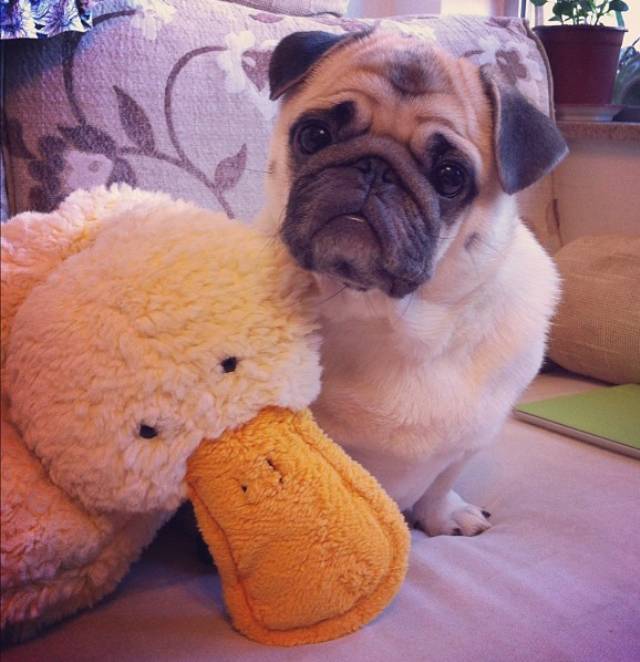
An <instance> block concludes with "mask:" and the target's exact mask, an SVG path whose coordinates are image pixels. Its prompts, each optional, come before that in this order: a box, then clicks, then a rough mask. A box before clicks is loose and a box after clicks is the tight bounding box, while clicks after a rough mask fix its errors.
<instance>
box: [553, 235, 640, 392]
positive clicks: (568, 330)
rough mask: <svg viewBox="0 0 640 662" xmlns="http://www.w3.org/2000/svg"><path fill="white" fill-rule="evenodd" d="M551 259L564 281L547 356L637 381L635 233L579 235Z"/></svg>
mask: <svg viewBox="0 0 640 662" xmlns="http://www.w3.org/2000/svg"><path fill="white" fill-rule="evenodd" d="M555 260H556V264H557V265H558V269H559V270H560V273H561V275H562V279H563V282H564V285H563V297H562V302H561V304H560V308H559V309H558V313H557V315H556V317H555V320H554V323H553V327H552V330H551V336H550V345H549V356H550V357H551V358H552V359H553V360H554V361H555V362H556V363H558V365H561V366H562V367H564V368H566V369H567V370H572V371H573V372H577V373H579V374H582V375H587V376H589V377H594V378H596V379H601V380H603V381H606V382H612V383H614V384H624V383H638V382H640V237H628V236H622V235H607V236H595V237H582V238H580V239H576V240H575V241H572V242H570V243H569V244H567V245H566V246H563V247H562V248H561V249H560V251H559V252H558V253H556V255H555Z"/></svg>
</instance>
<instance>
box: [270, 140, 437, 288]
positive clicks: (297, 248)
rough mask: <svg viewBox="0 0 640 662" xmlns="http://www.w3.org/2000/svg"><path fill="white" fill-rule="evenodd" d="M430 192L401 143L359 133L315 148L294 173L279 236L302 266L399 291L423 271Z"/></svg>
mask: <svg viewBox="0 0 640 662" xmlns="http://www.w3.org/2000/svg"><path fill="white" fill-rule="evenodd" d="M435 196H436V194H435V192H434V191H433V189H432V188H431V186H430V184H429V182H428V180H427V178H426V177H425V175H424V174H423V173H422V172H421V171H420V169H419V165H418V164H417V162H416V161H415V159H414V158H413V157H412V155H411V154H410V153H409V151H408V150H407V149H406V148H404V147H402V146H401V145H399V144H398V143H397V142H395V141H393V140H391V139H388V138H374V137H371V136H361V137H359V138H355V139H353V140H351V141H349V142H347V143H343V144H337V145H332V146H329V147H327V148H325V149H323V150H321V151H320V152H318V153H317V154H315V155H313V156H311V157H309V159H308V160H307V161H306V162H305V163H304V165H303V166H302V167H301V168H300V169H299V171H298V172H297V173H295V178H294V181H293V184H292V187H291V191H290V194H289V202H288V206H287V212H286V218H285V221H284V223H283V226H282V236H283V239H284V241H285V243H286V244H287V246H288V247H289V250H290V251H291V253H292V255H293V256H294V258H295V259H296V260H297V261H298V263H299V264H300V265H301V266H303V267H304V268H306V269H309V270H312V271H315V272H317V273H322V274H327V275H330V276H333V277H335V278H336V279H339V280H340V281H342V282H344V283H345V284H346V285H347V286H349V287H351V288H354V289H359V290H369V289H373V288H378V289H380V290H382V291H383V292H386V293H387V294H388V295H390V296H392V297H396V298H401V297H404V296H406V295H407V294H410V293H411V292H413V291H414V290H415V289H417V288H418V287H419V286H420V285H422V284H423V283H424V282H425V281H426V280H427V279H428V278H429V277H430V275H431V272H432V262H433V253H434V251H435V246H436V240H437V236H438V233H439V225H440V221H439V214H438V206H437V204H436V203H435V200H434V198H435Z"/></svg>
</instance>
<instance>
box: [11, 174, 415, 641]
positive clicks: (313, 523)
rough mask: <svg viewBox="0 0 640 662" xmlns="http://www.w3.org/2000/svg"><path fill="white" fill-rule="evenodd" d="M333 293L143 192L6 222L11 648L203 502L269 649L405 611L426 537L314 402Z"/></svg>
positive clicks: (96, 198)
mask: <svg viewBox="0 0 640 662" xmlns="http://www.w3.org/2000/svg"><path fill="white" fill-rule="evenodd" d="M312 289H313V288H312V281H311V277H310V276H309V275H308V274H307V273H305V272H303V271H301V270H300V269H299V268H298V267H297V266H295V265H294V264H293V263H292V261H291V260H290V259H289V258H288V256H287V254H286V252H285V251H284V249H282V248H281V247H280V245H279V243H278V242H274V241H273V240H269V239H267V238H265V237H264V236H262V235H260V234H259V232H258V231H257V230H254V229H253V228H251V227H248V226H246V225H243V224H241V223H239V222H237V221H231V220H229V219H227V218H226V217H225V216H223V215H220V214H217V213H214V212H210V211H205V210H202V209H199V208H197V207H195V206H193V205H191V204H188V203H186V202H183V201H174V200H172V199H171V198H169V197H168V196H166V195H163V194H158V193H150V192H144V191H139V190H135V189H132V188H130V187H127V186H116V187H113V188H111V189H105V188H99V189H95V190H93V191H78V192H76V193H74V194H72V195H71V196H70V197H69V198H67V199H66V200H65V201H64V202H63V203H62V204H61V206H60V207H59V208H58V209H57V210H56V211H54V212H51V213H48V214H40V213H31V212H28V213H23V214H20V215H18V216H16V217H14V218H13V219H11V220H10V221H9V222H8V223H7V224H5V226H4V227H3V230H2V357H1V360H2V445H1V449H2V458H1V461H2V473H1V477H2V512H1V531H2V534H1V562H2V568H1V570H2V597H1V626H2V636H3V639H5V640H19V639H24V638H25V637H28V636H30V635H32V634H34V633H35V632H37V631H38V629H39V628H41V627H42V626H43V625H46V624H48V623H52V622H54V621H57V620H59V619H60V618H62V617H64V616H66V615H69V614H72V613H73V612H75V611H77V610H79V609H82V608H86V607H89V606H91V605H92V604H94V603H95V602H96V601H97V600H99V599H100V598H102V597H103V596H105V595H106V594H108V593H109V592H110V591H112V590H114V588H115V587H116V586H117V584H118V582H119V581H120V580H121V579H122V577H123V576H124V575H125V574H126V572H127V571H128V569H129V567H130V565H131V563H132V562H133V561H134V560H135V559H137V558H138V557H139V555H140V553H141V551H142V550H143V549H144V547H145V546H146V545H147V544H148V543H149V542H150V541H151V540H152V539H153V537H154V536H155V534H156V532H157V530H158V529H159V528H160V527H161V526H162V524H163V523H164V522H165V521H166V520H167V519H168V518H169V517H170V516H171V515H172V514H173V513H174V512H175V510H176V509H177V508H178V506H179V505H180V504H181V503H182V502H183V501H185V500H186V499H188V498H190V499H191V501H192V503H193V506H194V510H195V513H196V518H197V520H198V524H199V528H200V530H201V533H202V535H203V537H204V539H205V541H206V543H207V544H208V546H209V549H210V551H211V553H212V555H213V558H214V559H215V563H216V565H217V568H218V572H219V574H220V578H221V582H222V587H223V593H224V598H225V603H226V608H227V611H228V613H229V616H230V618H231V621H232V624H233V625H234V627H235V628H236V629H237V630H239V631H240V632H242V633H243V634H245V635H246V636H248V637H250V638H251V639H254V640H256V641H258V642H262V643H265V644H273V645H283V646H290V645H297V644H305V643H313V642H320V641H325V640H328V639H333V638H336V637H339V636H342V635H345V634H347V633H349V632H352V631H354V630H356V629H358V628H359V627H361V626H362V625H364V624H365V623H367V622H368V621H370V620H371V619H372V618H374V617H375V616H376V615H377V614H379V613H380V612H381V611H382V610H383V609H384V608H385V607H386V606H387V605H388V603H389V602H390V601H391V599H392V598H393V597H394V595H395V594H396V592H397V591H398V589H399V587H400V585H401V583H402V581H403V579H404V575H405V572H406V566H407V556H408V549H409V535H408V530H407V527H406V525H405V523H404V520H403V518H402V516H401V514H400V512H399V511H398V509H397V507H396V506H395V504H394V503H393V502H392V501H391V500H390V498H389V497H388V496H387V495H386V494H385V493H384V491H383V490H382V488H381V487H380V486H379V485H378V483H377V482H376V481H375V480H374V479H373V478H372V477H371V476H370V475H369V474H368V473H367V472H366V471H365V470H364V469H363V468H362V467H360V466H359V465H358V464H356V463H355V462H354V461H352V460H351V459H350V458H349V457H348V456H347V455H346V454H345V453H344V452H343V451H342V450H341V449H340V448H339V447H338V446H337V445H335V444H334V443H333V442H332V441H331V440H330V439H328V438H327V437H326V436H325V435H324V434H323V433H322V431H321V430H320V429H319V428H318V427H317V425H316V423H315V422H314V420H313V418H312V417H311V415H310V413H309V411H308V409H307V407H308V405H309V404H310V403H311V402H312V401H313V400H314V398H315V397H316V396H317V394H318V392H319V389H320V375H321V369H320V365H319V352H318V344H319V340H318V336H317V333H316V321H315V318H314V315H313V312H312V311H313V306H311V305H310V300H311V297H312ZM212 604H213V602H212Z"/></svg>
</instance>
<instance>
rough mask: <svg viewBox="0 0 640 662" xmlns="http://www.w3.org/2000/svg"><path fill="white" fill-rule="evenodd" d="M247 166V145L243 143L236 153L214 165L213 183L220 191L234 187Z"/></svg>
mask: <svg viewBox="0 0 640 662" xmlns="http://www.w3.org/2000/svg"><path fill="white" fill-rule="evenodd" d="M246 167H247V145H246V144H243V145H242V147H241V148H240V150H239V151H238V153H237V154H234V155H233V156H228V157H227V158H226V159H222V161H220V163H218V165H217V166H216V172H215V174H214V176H213V183H214V184H215V186H216V188H218V189H219V190H220V191H228V190H229V189H232V188H234V186H236V184H237V183H238V181H240V177H242V175H243V173H244V170H245V168H246Z"/></svg>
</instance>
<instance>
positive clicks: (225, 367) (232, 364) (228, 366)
mask: <svg viewBox="0 0 640 662" xmlns="http://www.w3.org/2000/svg"><path fill="white" fill-rule="evenodd" d="M220 367H221V368H222V372H234V370H235V369H236V368H237V367H238V359H237V358H236V357H235V356H228V357H227V358H226V359H225V360H224V361H220Z"/></svg>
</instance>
